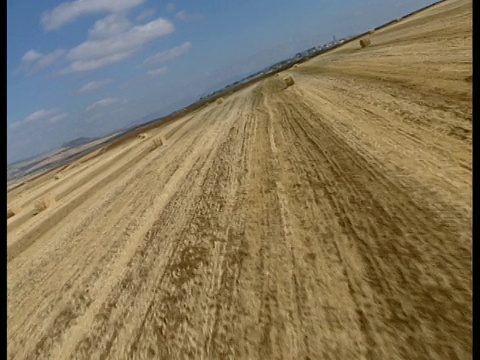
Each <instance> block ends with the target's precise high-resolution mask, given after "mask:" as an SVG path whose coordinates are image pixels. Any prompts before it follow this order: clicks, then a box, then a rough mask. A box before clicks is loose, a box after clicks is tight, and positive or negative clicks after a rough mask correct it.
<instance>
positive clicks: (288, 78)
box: [283, 75, 295, 88]
mask: <svg viewBox="0 0 480 360" xmlns="http://www.w3.org/2000/svg"><path fill="white" fill-rule="evenodd" d="M283 82H284V83H285V88H288V87H290V86H292V85H293V84H295V80H294V79H293V76H292V75H288V76H286V77H285V78H284V79H283Z"/></svg>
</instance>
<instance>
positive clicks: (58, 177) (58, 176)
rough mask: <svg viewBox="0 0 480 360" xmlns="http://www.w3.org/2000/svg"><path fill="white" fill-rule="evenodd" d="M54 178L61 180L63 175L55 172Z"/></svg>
mask: <svg viewBox="0 0 480 360" xmlns="http://www.w3.org/2000/svg"><path fill="white" fill-rule="evenodd" d="M53 178H54V179H55V180H60V179H61V178H62V176H61V175H60V174H55V176H54V177H53Z"/></svg>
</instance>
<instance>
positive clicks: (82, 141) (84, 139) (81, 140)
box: [61, 137, 94, 148]
mask: <svg viewBox="0 0 480 360" xmlns="http://www.w3.org/2000/svg"><path fill="white" fill-rule="evenodd" d="M93 140H94V139H92V138H88V137H79V138H77V139H74V140H72V141H68V142H66V143H63V144H62V146H61V147H62V148H73V147H76V146H80V145H84V144H88V143H89V142H91V141H93Z"/></svg>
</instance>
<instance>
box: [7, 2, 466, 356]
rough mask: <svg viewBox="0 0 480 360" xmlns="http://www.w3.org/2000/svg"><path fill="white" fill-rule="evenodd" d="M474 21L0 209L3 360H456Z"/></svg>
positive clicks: (322, 64)
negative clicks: (1, 223)
mask: <svg viewBox="0 0 480 360" xmlns="http://www.w3.org/2000/svg"><path fill="white" fill-rule="evenodd" d="M471 7H472V3H471V1H464V0H452V1H446V2H445V3H442V4H439V5H436V6H434V7H432V8H430V9H428V10H426V11H424V12H421V13H419V14H417V15H414V16H413V17H411V18H407V19H404V20H402V21H400V22H399V23H397V24H395V25H392V26H390V27H387V28H384V29H382V30H379V31H377V32H376V33H374V34H372V35H370V39H371V45H370V46H369V47H367V48H364V49H361V48H360V45H359V43H358V41H355V42H353V43H349V44H346V45H345V46H342V47H340V48H338V49H336V50H334V51H332V52H329V53H327V54H325V55H321V56H320V57H317V58H315V59H312V60H310V61H308V62H306V63H304V64H302V65H300V66H298V67H296V68H294V69H291V70H290V71H288V72H285V73H282V74H280V76H278V77H271V78H269V79H267V80H264V81H262V82H260V83H258V84H255V85H253V86H251V87H249V88H246V89H244V90H242V91H240V92H237V93H236V94H234V95H232V96H230V97H227V98H225V102H224V103H223V104H216V103H213V104H211V105H209V106H208V107H206V108H205V109H202V110H198V111H196V112H195V113H192V114H189V115H188V116H186V117H184V118H182V119H180V120H178V121H176V122H174V123H171V124H168V125H166V126H160V127H159V128H157V129H154V130H151V131H150V132H149V133H148V137H147V138H145V139H140V138H138V139H130V140H128V141H127V142H125V143H124V144H122V145H121V146H118V147H116V148H114V149H111V150H109V151H106V152H104V153H101V152H100V153H99V154H97V156H92V157H90V159H88V160H87V161H83V162H78V163H76V164H72V165H70V166H69V167H67V168H65V169H63V170H62V171H61V172H60V173H59V174H58V175H59V176H57V178H56V179H55V178H54V174H48V175H46V176H44V177H41V178H39V179H37V180H35V181H34V182H31V183H27V184H26V185H24V186H22V187H20V188H18V189H15V190H13V191H11V192H9V193H8V206H9V207H21V208H22V212H20V213H19V214H16V215H15V216H13V217H11V218H10V219H8V239H7V243H8V265H7V271H8V279H7V280H8V302H7V310H8V313H7V324H8V330H7V339H8V358H9V359H69V358H72V359H73V358H75V359H106V358H108V359H187V358H191V359H310V360H313V359H355V360H357V359H382V360H383V359H470V358H471V356H472V355H471V350H472V283H471V282H472V265H471V264H472V263H471V261H472V254H471V247H472V231H471V225H472V224H471V220H472V217H471V213H472V209H471V202H472V194H471V190H472V183H471V177H472V167H471V166H472V162H471V157H472V143H471V141H472V138H471V132H472V104H471V101H472V98H471V85H472V77H471V76H472V56H471V52H472V21H471V15H472V14H471ZM287 74H291V75H292V76H293V77H294V79H295V84H294V85H293V86H291V87H288V88H287V89H285V90H280V89H279V87H278V86H277V85H278V84H279V82H280V81H281V79H282V78H283V77H284V76H286V75H287ZM155 136H161V137H162V138H163V140H164V143H163V145H161V146H159V147H156V148H154V147H153V144H152V139H153V138H154V137H155ZM49 193H50V194H52V195H53V196H54V197H55V199H56V203H54V204H53V205H50V207H48V208H47V209H46V210H44V211H42V212H39V213H38V214H37V215H35V216H34V215H32V212H34V206H35V201H36V200H38V199H40V198H42V197H43V196H46V195H47V194H49Z"/></svg>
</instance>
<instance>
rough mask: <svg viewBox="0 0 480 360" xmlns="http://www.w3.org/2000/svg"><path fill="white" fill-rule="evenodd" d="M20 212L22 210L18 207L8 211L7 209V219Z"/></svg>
mask: <svg viewBox="0 0 480 360" xmlns="http://www.w3.org/2000/svg"><path fill="white" fill-rule="evenodd" d="M21 212H22V208H21V207H20V206H14V207H11V208H10V209H7V219H10V218H11V217H14V216H16V215H18V214H20V213H21Z"/></svg>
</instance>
